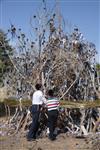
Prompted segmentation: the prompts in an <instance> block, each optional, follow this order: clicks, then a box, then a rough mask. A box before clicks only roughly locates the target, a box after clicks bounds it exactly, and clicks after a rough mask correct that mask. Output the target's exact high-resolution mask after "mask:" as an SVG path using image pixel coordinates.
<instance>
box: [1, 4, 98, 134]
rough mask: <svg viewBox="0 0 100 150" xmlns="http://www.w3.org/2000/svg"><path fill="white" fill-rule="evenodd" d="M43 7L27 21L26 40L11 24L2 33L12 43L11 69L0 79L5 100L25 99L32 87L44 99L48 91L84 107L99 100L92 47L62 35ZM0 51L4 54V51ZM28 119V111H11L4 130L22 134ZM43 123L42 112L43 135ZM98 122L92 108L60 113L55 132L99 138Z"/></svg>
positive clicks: (56, 21) (78, 36)
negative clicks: (29, 34)
mask: <svg viewBox="0 0 100 150" xmlns="http://www.w3.org/2000/svg"><path fill="white" fill-rule="evenodd" d="M44 3H45V1H44V2H43V7H44V8H45V9H43V10H42V12H41V10H40V11H39V12H40V13H39V12H38V14H37V15H34V16H32V17H31V19H30V25H31V27H32V31H33V34H34V36H33V38H32V40H30V39H28V38H27V36H26V35H25V34H24V33H23V31H22V29H20V28H19V29H17V28H16V27H15V26H14V25H12V24H11V27H10V29H9V30H8V33H7V34H8V36H9V37H11V38H10V39H12V38H13V40H15V43H16V45H14V46H15V47H14V53H13V56H12V55H11V56H10V55H9V59H10V60H11V62H12V64H13V66H14V67H13V69H11V70H8V72H7V73H6V74H5V75H4V85H5V86H6V87H7V88H8V95H9V96H14V97H17V98H18V99H20V98H27V99H30V98H31V92H33V91H34V85H35V83H37V82H41V83H42V85H43V91H44V94H46V91H47V89H49V88H52V89H53V90H54V91H55V95H56V96H57V97H58V98H59V99H60V100H63V99H64V100H67V101H74V102H77V101H80V100H82V101H84V102H85V101H94V100H96V99H100V94H99V90H100V77H99V74H100V73H99V70H97V69H96V60H95V57H96V53H97V52H96V47H95V45H94V44H93V43H91V42H88V41H87V40H86V39H85V38H84V36H83V34H82V33H81V32H80V30H79V29H78V28H77V27H74V28H73V31H72V32H71V33H65V30H64V23H62V24H61V22H59V17H60V18H61V16H60V14H59V15H58V14H57V13H56V12H54V11H52V12H49V11H48V9H47V8H46V5H45V4H44ZM60 20H61V21H62V20H63V19H60ZM5 50H6V52H7V49H6V47H5ZM29 116H30V113H29V107H25V108H24V109H23V108H22V107H20V108H19V107H16V112H15V114H14V116H13V117H12V118H11V119H8V120H9V121H8V122H6V124H4V126H5V125H7V127H8V129H9V128H10V129H11V128H12V131H13V133H17V132H18V131H19V130H21V131H26V129H28V126H29V124H30V121H31V118H30V117H29ZM46 117H47V115H46V112H45V113H43V118H44V120H42V121H41V129H40V130H43V131H46V124H45V123H46V121H45V120H46V119H47V118H46ZM43 118H42V119H43ZM99 118H100V108H98V107H96V108H73V109H71V108H66V109H64V110H63V109H62V108H61V109H60V111H59V118H58V124H57V132H69V133H72V134H77V135H81V134H84V135H88V133H89V132H92V131H93V130H94V131H95V132H96V131H99V132H100V129H99V125H98V124H100V119H99ZM43 122H44V123H43ZM2 126H3V125H2ZM4 128H5V127H4ZM10 131H11V130H9V132H10ZM9 132H8V133H9Z"/></svg>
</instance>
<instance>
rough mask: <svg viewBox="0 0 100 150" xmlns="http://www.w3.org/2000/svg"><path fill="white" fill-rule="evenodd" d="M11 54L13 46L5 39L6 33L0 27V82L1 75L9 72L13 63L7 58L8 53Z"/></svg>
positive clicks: (0, 80)
mask: <svg viewBox="0 0 100 150" xmlns="http://www.w3.org/2000/svg"><path fill="white" fill-rule="evenodd" d="M12 54H13V48H12V47H11V46H10V44H9V41H8V40H7V35H6V34H5V33H4V32H3V31H2V30H1V29H0V84H2V83H3V76H4V74H5V73H6V72H9V71H10V70H11V69H12V67H13V65H12V63H11V61H10V59H9V55H12Z"/></svg>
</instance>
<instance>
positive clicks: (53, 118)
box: [48, 110, 58, 139]
mask: <svg viewBox="0 0 100 150" xmlns="http://www.w3.org/2000/svg"><path fill="white" fill-rule="evenodd" d="M57 118H58V110H51V111H48V127H49V131H50V134H49V137H50V138H51V139H52V138H53V137H54V130H55V127H56V124H57Z"/></svg>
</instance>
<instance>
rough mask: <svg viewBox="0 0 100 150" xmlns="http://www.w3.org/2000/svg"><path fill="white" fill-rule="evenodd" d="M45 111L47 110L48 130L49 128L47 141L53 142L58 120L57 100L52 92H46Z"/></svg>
mask: <svg viewBox="0 0 100 150" xmlns="http://www.w3.org/2000/svg"><path fill="white" fill-rule="evenodd" d="M47 109H48V128H49V132H50V133H49V139H50V140H55V139H56V137H55V136H54V130H55V126H56V123H57V118H58V109H59V100H58V99H57V98H55V97H54V92H53V90H49V91H48V99H47Z"/></svg>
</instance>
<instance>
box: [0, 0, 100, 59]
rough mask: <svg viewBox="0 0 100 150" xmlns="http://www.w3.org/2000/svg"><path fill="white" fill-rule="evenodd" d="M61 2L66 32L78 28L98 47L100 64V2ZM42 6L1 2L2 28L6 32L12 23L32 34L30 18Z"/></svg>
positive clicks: (28, 0)
mask: <svg viewBox="0 0 100 150" xmlns="http://www.w3.org/2000/svg"><path fill="white" fill-rule="evenodd" d="M59 1H60V2H59V3H60V9H61V13H62V15H63V18H64V20H65V23H66V30H69V28H68V26H69V25H72V26H73V25H76V26H78V27H79V29H80V31H81V32H82V33H83V35H84V37H85V38H86V39H87V40H88V41H90V42H93V43H94V44H95V45H96V48H97V51H98V56H97V61H99V62H100V0H59ZM54 4H55V1H54V0H48V5H49V7H51V8H52V7H53V5H54ZM40 6H41V0H0V28H2V29H4V31H6V30H7V29H8V28H9V26H10V22H12V23H13V24H15V25H16V26H18V27H21V28H22V29H23V31H24V32H26V33H28V32H30V24H29V20H30V17H31V16H32V15H33V14H35V12H36V10H37V8H38V7H40Z"/></svg>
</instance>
